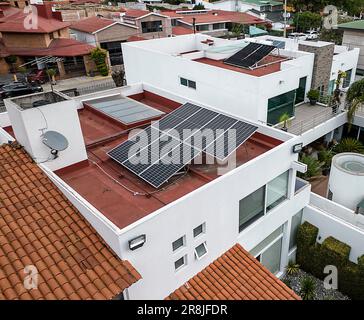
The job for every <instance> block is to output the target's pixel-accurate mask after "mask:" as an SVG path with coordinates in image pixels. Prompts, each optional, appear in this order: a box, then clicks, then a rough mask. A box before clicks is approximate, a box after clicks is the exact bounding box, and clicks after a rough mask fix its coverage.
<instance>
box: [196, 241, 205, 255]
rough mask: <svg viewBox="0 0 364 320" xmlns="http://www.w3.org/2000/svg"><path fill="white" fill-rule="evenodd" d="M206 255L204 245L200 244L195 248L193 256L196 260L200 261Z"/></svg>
mask: <svg viewBox="0 0 364 320" xmlns="http://www.w3.org/2000/svg"><path fill="white" fill-rule="evenodd" d="M206 253H207V248H206V243H205V242H204V243H201V244H200V245H199V246H197V247H196V248H195V255H196V258H197V259H201V258H202V257H203V256H204V255H205V254H206Z"/></svg>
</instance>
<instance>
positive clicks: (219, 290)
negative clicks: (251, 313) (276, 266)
mask: <svg viewBox="0 0 364 320" xmlns="http://www.w3.org/2000/svg"><path fill="white" fill-rule="evenodd" d="M166 299H167V300H216V299H218V300H300V298H299V297H298V296H297V295H296V294H295V293H294V292H293V291H292V290H291V289H290V288H288V287H287V286H286V285H285V284H284V283H283V282H282V281H280V280H279V279H278V278H277V277H275V276H274V275H273V274H272V273H270V272H269V270H268V269H266V268H265V267H264V266H263V265H262V264H260V263H259V262H258V261H257V260H256V259H255V258H254V257H253V256H252V255H251V254H250V253H249V252H247V251H245V250H244V249H243V247H242V246H241V245H239V244H236V245H235V246H234V247H232V248H231V249H230V250H229V251H227V252H225V253H224V254H223V255H222V256H221V257H219V258H218V259H216V260H215V261H214V262H212V263H211V264H210V265H208V266H207V267H206V268H205V269H204V270H202V271H201V272H199V273H198V274H197V275H195V276H194V277H193V278H192V279H190V280H189V281H188V282H186V283H185V284H184V285H182V286H181V287H180V288H179V289H177V290H176V291H174V292H173V293H171V294H170V295H169V296H168V297H167V298H166Z"/></svg>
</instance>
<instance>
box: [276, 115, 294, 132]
mask: <svg viewBox="0 0 364 320" xmlns="http://www.w3.org/2000/svg"><path fill="white" fill-rule="evenodd" d="M290 119H291V116H290V115H289V114H288V113H287V112H285V113H283V114H282V115H281V116H280V117H279V119H278V122H279V123H282V122H283V127H282V130H283V131H287V130H288V126H289V125H290V124H291V121H290Z"/></svg>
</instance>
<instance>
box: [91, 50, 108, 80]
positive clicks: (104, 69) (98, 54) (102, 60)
mask: <svg viewBox="0 0 364 320" xmlns="http://www.w3.org/2000/svg"><path fill="white" fill-rule="evenodd" d="M106 57H107V51H106V50H104V49H101V48H99V47H97V48H95V49H93V50H92V51H91V59H92V60H93V61H94V62H95V65H96V68H97V71H98V72H99V73H100V74H101V75H102V76H107V75H108V74H109V68H108V66H107V64H106Z"/></svg>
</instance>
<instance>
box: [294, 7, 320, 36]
mask: <svg viewBox="0 0 364 320" xmlns="http://www.w3.org/2000/svg"><path fill="white" fill-rule="evenodd" d="M293 23H294V26H295V27H296V30H297V31H298V32H305V31H307V30H310V29H317V28H320V27H321V16H320V15H319V14H318V13H313V12H309V11H306V12H300V13H297V14H295V16H294V17H293Z"/></svg>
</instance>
